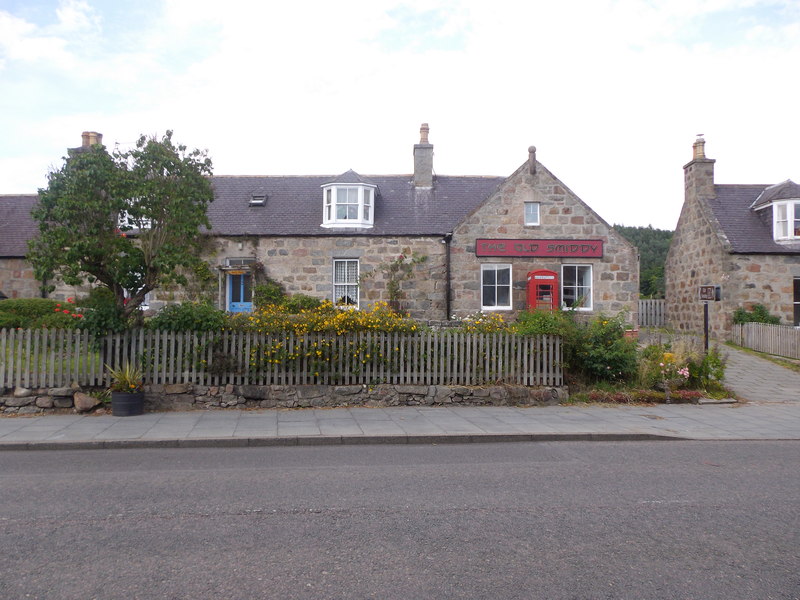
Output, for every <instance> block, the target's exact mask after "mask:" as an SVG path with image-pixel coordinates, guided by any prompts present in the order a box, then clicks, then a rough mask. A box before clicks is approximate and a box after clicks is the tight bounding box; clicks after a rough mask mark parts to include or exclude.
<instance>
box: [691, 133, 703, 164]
mask: <svg viewBox="0 0 800 600" xmlns="http://www.w3.org/2000/svg"><path fill="white" fill-rule="evenodd" d="M692 150H693V156H692V158H693V159H697V158H705V157H706V141H705V140H704V139H703V134H702V133H698V134H697V139H696V140H695V142H694V144H693V145H692Z"/></svg>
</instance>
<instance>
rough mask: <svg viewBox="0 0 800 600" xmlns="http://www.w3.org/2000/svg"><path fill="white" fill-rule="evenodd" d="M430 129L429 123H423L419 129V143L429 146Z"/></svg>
mask: <svg viewBox="0 0 800 600" xmlns="http://www.w3.org/2000/svg"><path fill="white" fill-rule="evenodd" d="M430 130H431V129H430V127H428V124H427V123H423V124H422V125H421V126H420V128H419V143H420V144H427V143H428V133H429V132H430Z"/></svg>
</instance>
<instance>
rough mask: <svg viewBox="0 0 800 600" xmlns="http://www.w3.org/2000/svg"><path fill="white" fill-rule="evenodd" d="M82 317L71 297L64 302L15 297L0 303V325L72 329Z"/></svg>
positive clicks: (79, 323) (78, 324)
mask: <svg viewBox="0 0 800 600" xmlns="http://www.w3.org/2000/svg"><path fill="white" fill-rule="evenodd" d="M82 319H83V315H81V314H80V312H78V310H77V308H76V305H75V304H74V303H73V301H72V298H70V299H69V300H68V301H66V302H62V301H60V300H53V299H51V298H15V299H13V300H3V302H2V303H0V327H22V328H25V329H27V328H39V327H47V328H48V329H72V328H74V327H78V326H80V325H81V320H82Z"/></svg>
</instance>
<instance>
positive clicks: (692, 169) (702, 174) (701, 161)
mask: <svg viewBox="0 0 800 600" xmlns="http://www.w3.org/2000/svg"><path fill="white" fill-rule="evenodd" d="M715 162H716V161H715V160H714V159H711V158H706V141H705V139H704V138H703V134H702V133H700V134H698V135H697V139H696V140H695V142H694V144H692V160H691V162H689V163H687V164H686V165H684V167H683V182H684V192H685V196H686V200H690V199H691V198H699V197H703V198H713V197H714V196H716V192H715V191H714V163H715Z"/></svg>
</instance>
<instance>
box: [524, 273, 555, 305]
mask: <svg viewBox="0 0 800 600" xmlns="http://www.w3.org/2000/svg"><path fill="white" fill-rule="evenodd" d="M558 307H559V304H558V275H557V274H556V272H555V271H547V270H545V269H540V270H539V271H531V272H530V273H528V310H556V309H557V308H558Z"/></svg>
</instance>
